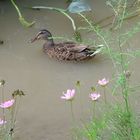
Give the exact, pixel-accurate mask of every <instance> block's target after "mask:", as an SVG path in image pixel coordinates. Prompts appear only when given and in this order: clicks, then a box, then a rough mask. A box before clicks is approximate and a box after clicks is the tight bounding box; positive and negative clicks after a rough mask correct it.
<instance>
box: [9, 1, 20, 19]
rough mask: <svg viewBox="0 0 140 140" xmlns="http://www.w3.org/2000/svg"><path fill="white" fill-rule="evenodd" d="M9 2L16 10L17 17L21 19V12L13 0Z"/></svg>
mask: <svg viewBox="0 0 140 140" xmlns="http://www.w3.org/2000/svg"><path fill="white" fill-rule="evenodd" d="M11 2H12V4H13V5H14V7H15V9H16V10H17V13H18V16H19V17H22V15H21V12H20V10H19V8H18V7H17V5H16V4H15V2H14V0H11Z"/></svg>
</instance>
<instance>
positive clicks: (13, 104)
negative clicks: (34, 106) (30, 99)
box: [0, 80, 25, 140]
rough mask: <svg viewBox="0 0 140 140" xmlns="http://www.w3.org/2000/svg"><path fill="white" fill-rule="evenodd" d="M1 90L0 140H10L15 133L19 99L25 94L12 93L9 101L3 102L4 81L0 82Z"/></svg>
mask: <svg viewBox="0 0 140 140" xmlns="http://www.w3.org/2000/svg"><path fill="white" fill-rule="evenodd" d="M0 86H1V87H0V88H1V97H2V98H1V101H0V109H1V112H2V113H1V116H0V139H1V140H12V139H13V134H14V131H15V123H16V117H17V113H18V109H19V104H20V102H21V100H20V99H21V97H22V96H24V95H25V94H24V93H23V91H21V90H16V91H14V92H13V93H12V96H11V97H10V99H9V100H6V101H5V93H4V86H5V81H4V80H1V81H0Z"/></svg>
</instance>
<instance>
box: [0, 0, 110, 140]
mask: <svg viewBox="0 0 140 140" xmlns="http://www.w3.org/2000/svg"><path fill="white" fill-rule="evenodd" d="M18 4H19V5H20V6H21V10H22V12H23V13H24V16H25V17H26V18H27V19H28V20H30V21H33V20H35V21H36V24H35V26H33V27H32V28H29V29H27V28H24V27H22V26H21V25H20V23H19V21H18V17H17V13H16V12H15V9H14V8H13V7H12V6H11V4H10V2H9V1H0V40H4V44H1V45H0V66H1V68H0V78H3V79H5V80H6V81H7V87H6V89H5V90H6V92H7V93H9V92H10V91H13V90H15V89H22V90H23V91H24V92H25V93H26V97H25V98H24V99H23V102H22V106H21V109H20V113H19V115H18V118H19V119H18V126H19V128H17V130H16V131H17V132H18V134H17V136H16V137H17V139H21V140H32V139H34V140H38V139H40V140H55V139H58V140H70V139H71V137H70V132H69V130H70V128H71V116H70V109H69V105H68V104H67V103H65V102H63V101H61V99H60V96H61V94H62V91H64V90H66V89H68V88H73V87H74V86H75V82H76V81H77V80H80V81H81V83H82V85H83V86H82V92H81V95H77V99H75V100H76V101H75V103H74V106H75V108H74V112H75V114H76V116H77V120H79V118H80V116H81V111H80V110H79V108H80V103H79V102H78V99H79V97H82V100H83V101H82V102H84V105H83V111H84V114H85V116H83V117H86V114H88V113H89V109H88V108H89V101H88V100H89V99H88V94H89V92H90V87H91V86H92V85H94V84H95V83H96V82H97V80H98V79H100V78H102V77H104V76H105V77H111V76H112V75H111V71H112V65H111V62H110V61H109V59H108V58H107V57H105V56H103V55H98V56H96V57H95V59H93V60H91V61H87V62H81V63H76V62H75V63H71V62H68V63H67V62H59V61H56V60H51V59H49V58H48V56H47V55H45V54H44V53H43V52H42V45H43V42H42V41H40V42H37V43H35V44H30V43H29V40H30V39H31V38H32V37H33V36H34V35H35V34H36V33H37V32H38V30H39V29H42V28H47V29H49V30H50V31H51V32H52V33H53V34H54V35H55V36H67V37H72V34H73V31H72V27H71V23H70V22H69V21H68V20H67V19H66V18H65V17H63V16H62V15H60V14H56V13H55V12H51V11H45V10H44V11H30V10H28V9H25V8H24V7H22V6H27V5H31V6H32V5H46V6H56V5H57V7H60V8H65V7H66V6H67V5H65V3H64V1H61V2H60V1H59V2H58V1H57V0H54V1H51V0H50V1H43V0H42V1H40V0H36V1H34V0H32V1H31V0H30V1H28V0H24V2H23V1H21V0H20V1H18ZM92 4H93V11H94V12H95V13H96V14H97V15H101V16H99V17H96V18H98V19H100V18H102V17H104V16H106V15H108V14H109V12H108V11H107V10H106V13H105V12H103V11H102V10H105V9H106V7H105V6H104V2H103V1H98V0H95V1H94V3H92ZM99 9H102V10H99ZM98 19H96V20H98ZM76 22H77V24H79V25H80V23H81V21H80V20H79V21H78V20H77V21H76ZM62 25H63V26H62ZM86 37H87V36H86V35H85V38H86Z"/></svg>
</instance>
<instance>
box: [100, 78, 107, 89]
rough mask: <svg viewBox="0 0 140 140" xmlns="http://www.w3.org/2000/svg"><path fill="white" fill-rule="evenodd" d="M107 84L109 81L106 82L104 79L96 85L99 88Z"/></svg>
mask: <svg viewBox="0 0 140 140" xmlns="http://www.w3.org/2000/svg"><path fill="white" fill-rule="evenodd" d="M108 83H109V80H107V79H106V78H103V79H102V80H99V81H98V84H99V85H101V86H103V87H104V86H106V85H107V84H108Z"/></svg>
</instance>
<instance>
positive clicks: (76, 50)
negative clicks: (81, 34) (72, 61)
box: [67, 44, 89, 53]
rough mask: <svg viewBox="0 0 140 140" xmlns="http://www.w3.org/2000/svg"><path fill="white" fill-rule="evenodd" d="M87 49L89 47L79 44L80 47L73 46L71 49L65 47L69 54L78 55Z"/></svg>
mask: <svg viewBox="0 0 140 140" xmlns="http://www.w3.org/2000/svg"><path fill="white" fill-rule="evenodd" d="M88 47H89V46H86V45H83V44H80V45H73V46H71V47H67V50H68V51H70V52H75V53H79V52H82V51H84V50H86V49H88Z"/></svg>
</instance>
